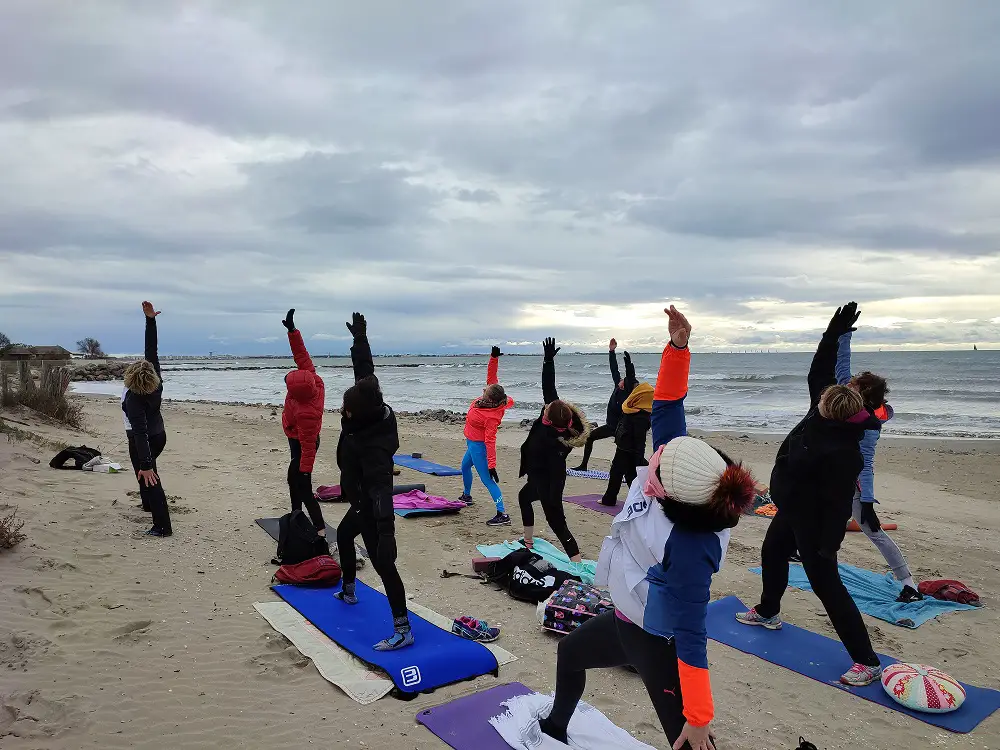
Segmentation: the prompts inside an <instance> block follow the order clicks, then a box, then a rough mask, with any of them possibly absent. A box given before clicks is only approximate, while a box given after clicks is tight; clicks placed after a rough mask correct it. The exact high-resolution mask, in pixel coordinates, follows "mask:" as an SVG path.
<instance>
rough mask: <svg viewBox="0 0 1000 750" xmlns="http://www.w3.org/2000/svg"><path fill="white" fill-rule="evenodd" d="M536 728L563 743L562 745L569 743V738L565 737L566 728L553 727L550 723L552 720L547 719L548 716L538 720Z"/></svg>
mask: <svg viewBox="0 0 1000 750" xmlns="http://www.w3.org/2000/svg"><path fill="white" fill-rule="evenodd" d="M538 728H539V729H541V730H542V734H546V735H548V736H549V737H551V738H552V739H554V740H557V741H559V742H561V743H563V744H564V745H568V744H569V740H568V739H566V730H565V729H557V728H556V727H554V726H553V725H552V722H551V721H549V717H548V716H546V717H545V718H544V719H539V720H538Z"/></svg>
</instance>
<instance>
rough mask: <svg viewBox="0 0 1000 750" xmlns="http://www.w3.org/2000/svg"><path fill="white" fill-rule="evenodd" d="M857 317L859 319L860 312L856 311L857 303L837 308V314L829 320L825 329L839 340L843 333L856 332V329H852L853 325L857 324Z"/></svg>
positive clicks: (849, 303)
mask: <svg viewBox="0 0 1000 750" xmlns="http://www.w3.org/2000/svg"><path fill="white" fill-rule="evenodd" d="M859 317H861V312H860V311H859V310H858V303H857V302H848V303H847V304H846V305H844V306H843V307H838V308H837V312H835V313H834V314H833V318H831V319H830V325H828V326H827V327H826V330H827V333H833V334H836V335H837V337H838V338H839V337H840V336H843V335H844V334H845V333H850V332H851V331H856V330H858V329H857V328H855V327H854V324H855V323H857V322H858V318H859Z"/></svg>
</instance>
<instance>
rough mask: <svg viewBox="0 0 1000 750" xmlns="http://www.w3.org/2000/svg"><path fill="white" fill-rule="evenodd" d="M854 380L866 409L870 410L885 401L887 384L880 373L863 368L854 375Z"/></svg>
mask: <svg viewBox="0 0 1000 750" xmlns="http://www.w3.org/2000/svg"><path fill="white" fill-rule="evenodd" d="M854 382H855V384H856V385H857V386H858V393H860V394H861V398H862V399H863V400H864V402H865V408H866V409H868V410H869V411H872V410H874V409H878V408H879V407H880V406H882V404H884V403H885V400H886V398H887V397H888V395H889V384H888V383H887V382H886V380H885V378H883V377H882V376H881V375H876V374H875V373H874V372H870V371H868V370H865V371H864V372H862V373H861V374H859V375H855V376H854Z"/></svg>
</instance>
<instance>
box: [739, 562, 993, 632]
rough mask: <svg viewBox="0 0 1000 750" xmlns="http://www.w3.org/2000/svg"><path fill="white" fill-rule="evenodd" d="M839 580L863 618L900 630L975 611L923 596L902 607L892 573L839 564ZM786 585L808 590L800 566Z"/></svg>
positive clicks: (791, 572) (791, 570) (755, 570)
mask: <svg viewBox="0 0 1000 750" xmlns="http://www.w3.org/2000/svg"><path fill="white" fill-rule="evenodd" d="M839 568H840V578H841V580H843V582H844V585H845V586H847V590H848V591H849V592H850V594H851V598H852V599H854V602H855V604H857V605H858V609H860V610H861V611H862V612H864V613H865V614H866V615H871V616H872V617H877V618H878V619H880V620H885V621H886V622H891V623H892V624H893V625H899V626H900V627H903V628H916V627H918V626H920V625H923V624H924V623H925V622H927V621H928V620H932V619H934V618H935V617H937V616H938V615H942V614H944V613H945V612H956V611H958V610H964V609H978V607H973V606H972V605H971V604H959V603H958V602H943V601H941V600H940V599H934V598H933V597H930V596H928V597H926V598H925V599H924V600H923V601H920V602H910V603H909V604H903V603H902V602H897V601H896V597H897V596H899V592H900V591H902V590H903V584H901V583H900V582H899V581H897V580H896V579H895V578H894V577H893V575H892V573H886V574H885V575H881V574H879V573H874V572H872V571H870V570H865V569H864V568H856V567H854V566H853V565H845V564H844V563H841V564H840V566H839ZM750 572H751V573H756V574H757V575H760V568H750ZM788 585H789V586H794V587H795V588H797V589H802V590H803V591H812V586H811V585H810V584H809V579H808V578H807V577H806V572H805V571H804V570H803V569H802V566H801V565H792V566H791V567H790V568H789V570H788Z"/></svg>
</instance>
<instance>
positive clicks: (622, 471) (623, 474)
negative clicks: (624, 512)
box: [601, 448, 642, 505]
mask: <svg viewBox="0 0 1000 750" xmlns="http://www.w3.org/2000/svg"><path fill="white" fill-rule="evenodd" d="M640 463H642V456H640V455H638V454H636V453H629V452H628V451H623V450H621V449H620V448H616V449H615V457H614V458H613V459H612V461H611V471H610V472H609V474H610V475H611V476H610V477H609V478H608V488H607V489H606V490H605V491H604V497H602V498H601V502H602V503H603V504H604V505H616V504H617V503H618V491H619V490H620V489H621V487H622V479H624V480H625V486H626V488H627V487H631V486H632V482H634V481H635V475H636V468H637V466H638V464H640Z"/></svg>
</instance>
